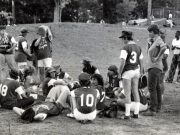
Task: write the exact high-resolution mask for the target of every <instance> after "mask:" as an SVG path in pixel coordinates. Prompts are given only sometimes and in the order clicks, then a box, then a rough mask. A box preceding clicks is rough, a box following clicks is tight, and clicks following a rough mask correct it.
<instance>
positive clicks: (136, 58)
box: [119, 31, 143, 120]
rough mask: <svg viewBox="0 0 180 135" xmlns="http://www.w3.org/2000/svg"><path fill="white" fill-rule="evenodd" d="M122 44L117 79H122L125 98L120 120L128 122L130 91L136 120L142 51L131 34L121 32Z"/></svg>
mask: <svg viewBox="0 0 180 135" xmlns="http://www.w3.org/2000/svg"><path fill="white" fill-rule="evenodd" d="M119 38H121V39H122V42H123V43H124V47H123V48H122V49H121V53H120V68H119V78H122V82H123V87H124V93H125V96H126V101H125V116H124V117H122V119H127V120H129V119H130V118H131V117H130V109H131V91H132V93H133V95H134V101H135V111H134V115H133V118H138V115H139V105H140V103H139V102H140V99H139V94H138V80H139V77H140V73H142V71H143V70H142V69H143V68H142V59H143V55H142V51H141V48H140V46H138V45H136V43H135V42H134V41H133V37H132V32H130V31H122V35H121V36H120V37H119Z"/></svg>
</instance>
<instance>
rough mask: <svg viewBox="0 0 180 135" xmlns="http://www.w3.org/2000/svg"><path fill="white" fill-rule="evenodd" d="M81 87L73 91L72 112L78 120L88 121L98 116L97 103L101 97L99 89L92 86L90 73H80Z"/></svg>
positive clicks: (71, 115)
mask: <svg viewBox="0 0 180 135" xmlns="http://www.w3.org/2000/svg"><path fill="white" fill-rule="evenodd" d="M79 83H80V85H81V87H80V88H77V89H75V90H73V91H71V98H72V114H68V115H67V116H70V117H74V118H75V119H76V120H77V121H80V122H82V123H86V122H87V121H92V120H94V119H95V118H96V113H97V112H96V104H97V100H98V99H99V96H100V95H99V91H98V90H97V89H94V88H91V87H90V83H91V82H90V75H89V74H87V73H81V74H80V75H79Z"/></svg>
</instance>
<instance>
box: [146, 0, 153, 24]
mask: <svg viewBox="0 0 180 135" xmlns="http://www.w3.org/2000/svg"><path fill="white" fill-rule="evenodd" d="M151 10H152V0H148V14H147V17H148V21H147V24H148V25H150V24H151Z"/></svg>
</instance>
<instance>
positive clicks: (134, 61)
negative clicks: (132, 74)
mask: <svg viewBox="0 0 180 135" xmlns="http://www.w3.org/2000/svg"><path fill="white" fill-rule="evenodd" d="M122 50H125V51H126V52H127V58H126V62H125V66H124V69H123V72H125V71H128V70H135V69H137V68H138V66H139V64H140V59H139V57H140V55H141V53H142V51H141V48H140V46H138V45H136V44H135V43H132V44H128V45H125V46H124V47H123V48H122Z"/></svg>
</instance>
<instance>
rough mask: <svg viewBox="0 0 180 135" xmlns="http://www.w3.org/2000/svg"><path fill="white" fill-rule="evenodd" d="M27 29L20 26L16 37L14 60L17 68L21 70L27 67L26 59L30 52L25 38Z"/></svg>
mask: <svg viewBox="0 0 180 135" xmlns="http://www.w3.org/2000/svg"><path fill="white" fill-rule="evenodd" d="M28 33H29V31H28V30H27V29H26V28H25V27H24V28H21V34H20V35H19V36H18V38H17V40H18V41H17V42H18V46H17V50H16V52H15V61H16V62H17V65H18V68H19V69H20V70H23V69H24V68H26V67H27V65H28V63H27V61H28V59H30V58H31V54H30V53H29V50H28V49H29V46H28V43H27V40H26V36H27V34H28Z"/></svg>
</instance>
